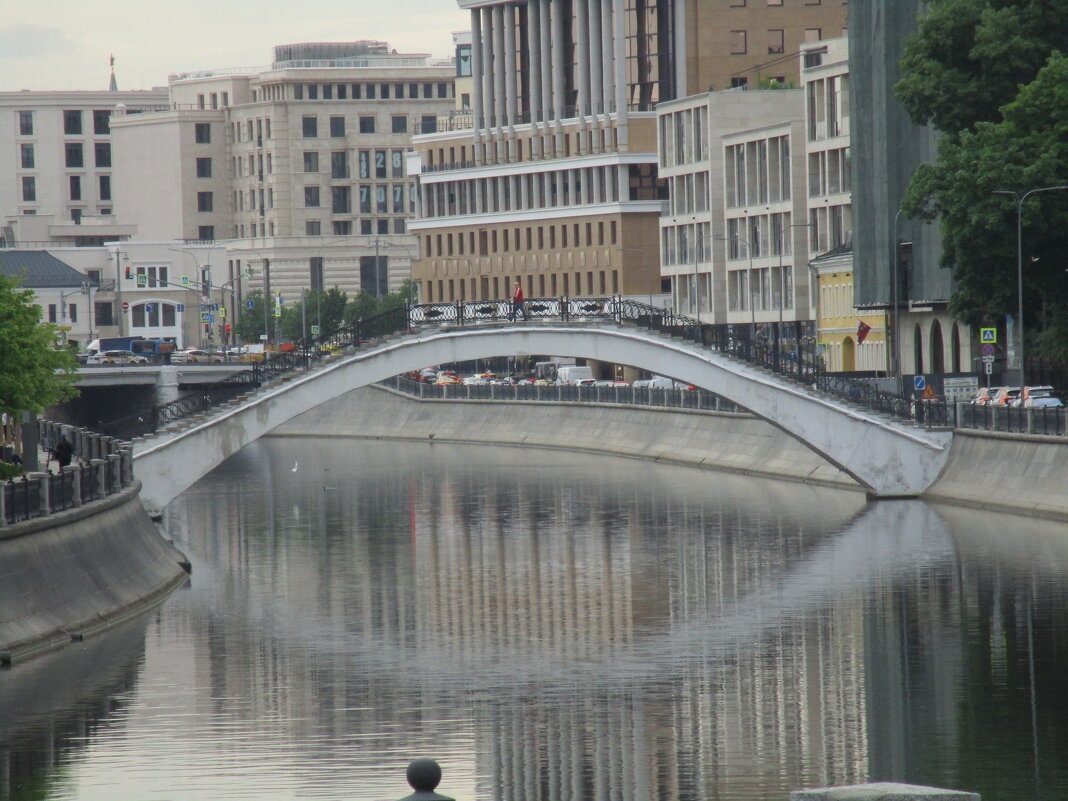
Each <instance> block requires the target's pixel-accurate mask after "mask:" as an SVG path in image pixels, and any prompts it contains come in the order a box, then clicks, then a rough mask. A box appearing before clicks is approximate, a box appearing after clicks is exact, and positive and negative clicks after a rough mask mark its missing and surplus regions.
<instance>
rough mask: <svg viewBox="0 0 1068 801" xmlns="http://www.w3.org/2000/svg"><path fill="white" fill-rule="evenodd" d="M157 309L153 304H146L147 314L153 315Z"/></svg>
mask: <svg viewBox="0 0 1068 801" xmlns="http://www.w3.org/2000/svg"><path fill="white" fill-rule="evenodd" d="M155 308H156V307H155V306H154V305H153V304H151V303H146V304H145V314H152V310H153V309H155Z"/></svg>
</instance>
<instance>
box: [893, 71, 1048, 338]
mask: <svg viewBox="0 0 1068 801" xmlns="http://www.w3.org/2000/svg"><path fill="white" fill-rule="evenodd" d="M1062 184H1068V59H1066V58H1065V57H1063V56H1061V55H1060V54H1054V55H1053V56H1052V57H1050V58H1049V61H1048V64H1047V65H1046V66H1045V67H1044V68H1043V69H1042V70H1041V71H1040V72H1039V73H1038V75H1037V77H1036V78H1035V80H1034V81H1032V82H1031V83H1030V84H1028V85H1027V86H1025V87H1023V88H1022V89H1021V90H1020V92H1019V94H1018V96H1017V97H1016V98H1015V99H1014V100H1013V101H1012V102H1010V103H1008V104H1007V105H1005V106H1004V107H1003V108H1002V109H1001V119H1000V120H998V121H996V122H978V123H976V124H975V127H974V129H972V130H967V131H961V132H958V134H957V136H955V137H946V138H944V139H943V140H941V141H940V142H939V149H938V159H937V161H936V162H935V163H934V164H928V165H923V166H922V167H921V168H920V169H919V170H917V172H916V174H915V175H914V176H913V179H912V184H911V186H910V187H909V196H908V198H907V202H906V207H905V208H906V212H908V213H910V214H912V215H915V216H920V217H923V218H926V219H934V218H936V217H937V218H940V220H941V225H942V231H943V237H944V238H943V245H944V255H943V260H944V264H945V266H947V267H952V269H953V270H954V278H955V281H956V288H955V291H954V295H953V297H952V298H951V300H950V311H951V312H952V313H953V314H954V315H956V316H957V317H959V318H960V319H962V320H963V321H965V322H967V323H969V324H971V325H977V324H982V323H985V324H988V325H989V324H992V323H994V322H996V321H998V320H1000V319H1001V317H1002V316H1004V315H1005V314H1013V313H1014V312H1015V310H1016V304H1017V269H1016V264H1017V260H1016V209H1017V204H1016V200H1015V199H1014V198H1013V197H1012V196H1006V195H998V194H994V192H995V191H997V190H1014V191H1019V192H1023V191H1026V190H1027V189H1030V188H1034V187H1046V186H1056V185H1062ZM1022 220H1023V237H1022V241H1023V247H1024V252H1023V259H1024V308H1025V310H1026V311H1025V314H1026V315H1028V316H1029V317H1030V319H1031V320H1032V321H1033V322H1034V323H1036V324H1037V325H1032V326H1030V327H1029V328H1028V330H1029V332H1033V333H1036V334H1037V339H1036V340H1035V346H1037V347H1038V350H1037V351H1033V352H1040V353H1042V354H1043V355H1046V356H1047V357H1064V356H1065V355H1068V323H1066V322H1065V320H1066V312H1068V282H1066V281H1065V280H1064V278H1065V268H1066V267H1068V265H1066V264H1065V259H1064V253H1065V252H1068V191H1064V192H1048V193H1040V194H1037V195H1033V196H1031V197H1030V198H1029V199H1028V200H1027V201H1026V202H1025V204H1024V206H1023V217H1022ZM1040 329H1045V330H1043V331H1042V333H1041V334H1038V331H1039V330H1040Z"/></svg>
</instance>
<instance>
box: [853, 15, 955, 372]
mask: <svg viewBox="0 0 1068 801" xmlns="http://www.w3.org/2000/svg"><path fill="white" fill-rule="evenodd" d="M922 7H923V4H922V3H921V2H920V0H892V2H891V0H872V2H867V3H854V4H853V5H852V6H851V7H850V20H849V27H850V36H849V73H850V84H851V87H852V88H851V92H850V95H851V97H852V106H853V109H852V115H851V116H852V121H853V136H852V173H853V212H854V213H853V220H854V223H853V224H854V233H855V236H854V265H855V266H854V280H855V283H856V305H857V307H858V308H861V309H881V310H889V311H890V313H891V315H892V320H891V340H892V347H891V363H892V364H893V365H896V366H897V367H898V368H899V370H895V372H900V373H903V374H906V375H908V374H920V375H922V374H925V373H952V372H967V371H973V370H974V369H975V365H974V364H973V336H972V332H971V330H970V328H969V327H968V326H966V325H964V324H963V323H960V322H958V321H956V320H955V319H954V318H953V317H952V315H950V313H949V310H948V302H949V298H950V295H951V294H952V292H953V276H952V271H951V270H949V269H947V268H946V267H944V266H943V265H942V263H941V259H942V241H941V234H940V231H939V228H938V224H937V223H931V224H927V223H923V222H920V221H918V220H910V219H909V218H907V217H906V216H905V215H904V214H903V213H901V211H900V210H901V203H902V200H903V198H904V197H905V192H906V188H907V186H908V183H909V180H910V179H911V178H912V174H913V172H915V169H916V167H917V166H918V165H919V164H921V163H923V162H925V161H931V160H933V159H934V158H935V156H936V138H937V136H936V132H935V131H934V130H933V129H931V128H926V127H920V126H917V125H914V124H913V123H912V121H911V120H910V119H909V116H908V114H907V113H906V111H905V109H904V108H903V107H902V106H901V104H900V103H899V102H898V101H897V99H896V98H895V96H894V84H895V83H897V81H898V80H899V79H900V77H901V73H900V67H899V61H900V58H901V54H902V51H903V49H904V44H905V41H906V39H907V38H908V36H909V35H910V34H911V33H912V32H913V31H915V30H916V27H917V16H918V14H919V13H921V10H922Z"/></svg>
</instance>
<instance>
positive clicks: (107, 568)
mask: <svg viewBox="0 0 1068 801" xmlns="http://www.w3.org/2000/svg"><path fill="white" fill-rule="evenodd" d="M140 489H141V485H140V484H139V483H136V482H135V483H134V484H133V485H131V486H130V487H129V488H127V489H126V490H124V491H123V492H121V493H118V494H116V495H112V496H109V497H108V498H105V499H103V500H100V501H94V502H93V503H90V504H86V505H85V506H82V507H79V508H76V509H70V510H68V511H65V512H60V513H58V514H53V515H50V516H48V517H43V518H38V519H35V520H28V521H25V522H22V523H17V524H15V525H12V526H8V527H6V528H0V661H8V660H13V659H21V658H24V657H27V656H30V655H32V654H35V653H38V652H41V651H44V650H48V649H50V648H56V647H59V646H60V645H63V644H64V643H67V642H70V640H71V639H72V638H77V637H80V636H85V635H88V634H92V633H94V632H96V631H99V630H101V629H103V628H107V627H108V626H110V625H113V624H115V623H117V622H119V621H121V620H125V619H126V618H129V617H131V616H133V615H136V614H138V613H140V612H143V611H144V610H145V609H147V608H149V607H150V606H152V605H153V604H156V603H159V602H160V601H161V600H162V599H163V598H164V597H166V595H167V594H168V593H169V592H171V591H172V590H173V589H175V588H176V587H178V586H180V585H181V584H183V583H184V582H185V581H186V580H187V577H188V574H187V572H186V571H185V569H184V568H183V567H182V562H183V561H184V557H183V556H182V555H181V553H180V552H178V551H177V550H176V549H175V548H174V547H173V546H171V545H170V544H169V543H168V542H167V541H166V540H164V539H163V538H162V537H161V536H160V535H159V532H158V531H156V527H155V524H154V523H153V522H152V521H151V519H149V517H148V514H147V513H146V512H145V509H144V507H143V506H142V505H141V501H140V500H139V498H138V493H139V491H140Z"/></svg>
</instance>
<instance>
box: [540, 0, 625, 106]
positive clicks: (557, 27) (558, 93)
mask: <svg viewBox="0 0 1068 801" xmlns="http://www.w3.org/2000/svg"><path fill="white" fill-rule="evenodd" d="M617 2H622V0H617ZM549 7H550V8H551V9H552V14H553V42H552V44H553V49H552V53H553V61H552V69H551V70H550V73H551V74H552V81H553V116H554V117H555V118H556V119H557V120H561V119H563V118H564V104H565V103H566V102H567V98H566V97H565V96H564V55H565V54H564V4H563V3H560V2H555V3H553V2H551V3H550V6H549Z"/></svg>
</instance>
